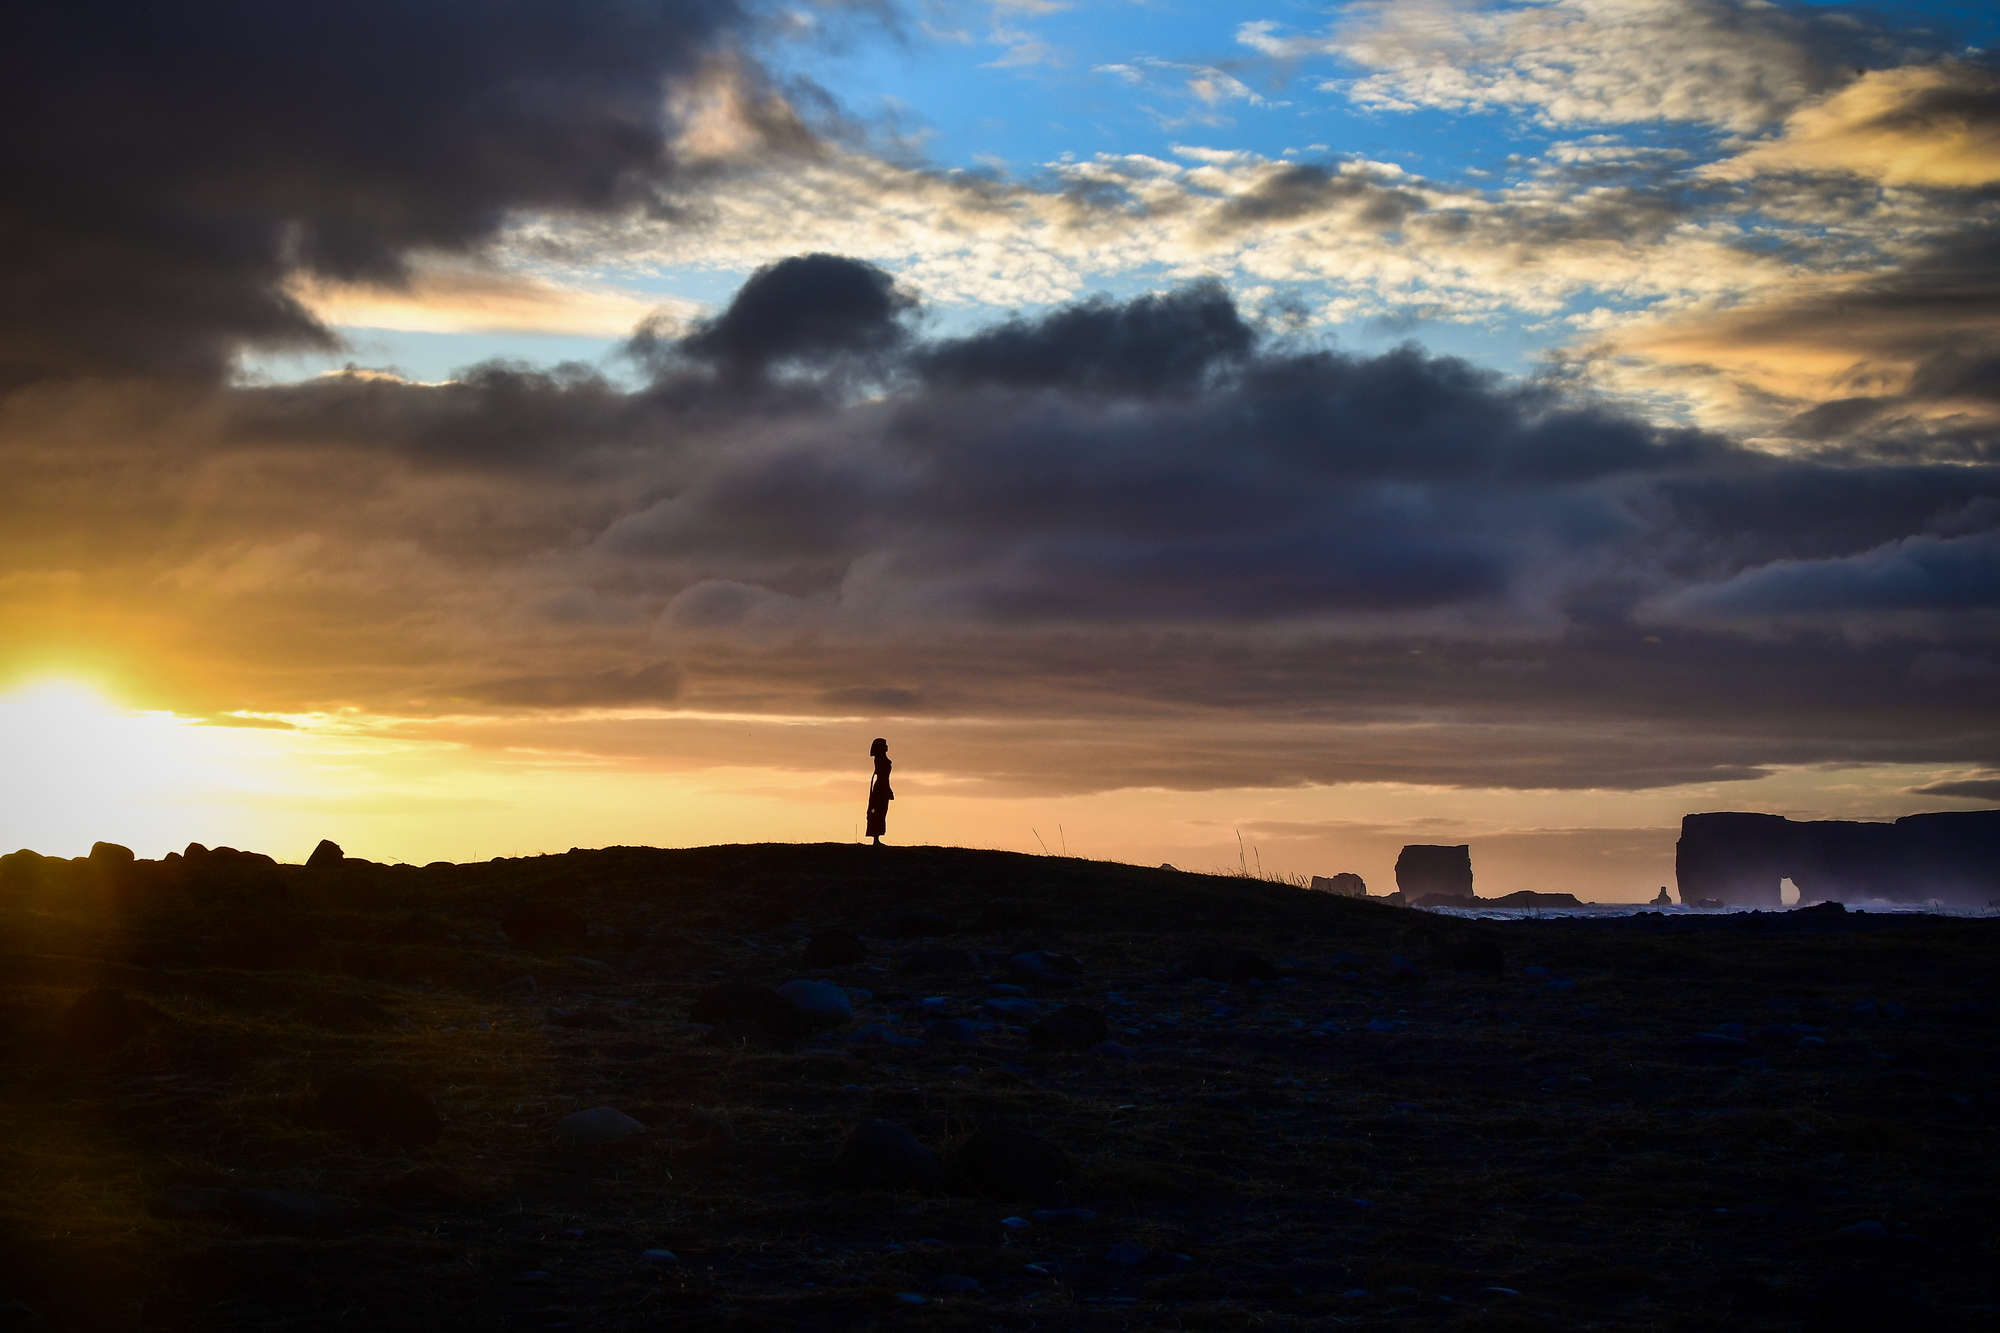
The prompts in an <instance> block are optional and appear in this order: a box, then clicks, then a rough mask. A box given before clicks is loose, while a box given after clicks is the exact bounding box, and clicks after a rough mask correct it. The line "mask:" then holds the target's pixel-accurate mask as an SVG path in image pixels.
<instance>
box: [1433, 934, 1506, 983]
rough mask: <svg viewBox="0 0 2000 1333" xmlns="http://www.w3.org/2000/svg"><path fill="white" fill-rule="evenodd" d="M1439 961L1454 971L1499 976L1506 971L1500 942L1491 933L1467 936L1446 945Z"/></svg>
mask: <svg viewBox="0 0 2000 1333" xmlns="http://www.w3.org/2000/svg"><path fill="white" fill-rule="evenodd" d="M1439 961H1440V962H1442V963H1443V964H1444V966H1445V967H1447V968H1449V969H1451V970H1452V971H1453V972H1486V973H1490V974H1492V975H1493V976H1496V977H1497V976H1499V975H1500V974H1501V973H1502V972H1504V971H1506V959H1505V958H1504V957H1503V956H1502V955H1501V953H1500V942H1499V941H1498V940H1496V939H1494V938H1492V937H1491V936H1489V935H1472V936H1467V937H1466V938H1464V939H1461V940H1456V941H1454V942H1452V943H1451V944H1448V945H1446V946H1445V947H1444V948H1443V949H1442V950H1441V951H1440V959H1439Z"/></svg>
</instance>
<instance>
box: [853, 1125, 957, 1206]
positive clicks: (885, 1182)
mask: <svg viewBox="0 0 2000 1333" xmlns="http://www.w3.org/2000/svg"><path fill="white" fill-rule="evenodd" d="M832 1179H833V1182H834V1183H835V1184H836V1185H839V1186H841V1187H842V1188H845V1189H856V1190H916V1191H923V1192H928V1191H930V1190H934V1189H936V1188H937V1184H938V1159H937V1154H936V1153H934V1152H932V1151H931V1150H930V1149H929V1148H927V1147H925V1146H924V1144H923V1142H922V1140H920V1139H918V1138H917V1136H916V1135H914V1134H912V1133H910V1131H909V1130H907V1129H904V1128H903V1127H902V1126H901V1125H898V1124H896V1123H895V1122H894V1121H890V1120H869V1121H865V1122H863V1123H862V1124H861V1126H860V1127H859V1128H857V1129H856V1130H855V1131H854V1133H852V1134H850V1135H849V1136H848V1138H847V1142H845V1143H843V1144H841V1145H840V1151H839V1153H837V1154H836V1155H835V1157H834V1159H833V1170H832Z"/></svg>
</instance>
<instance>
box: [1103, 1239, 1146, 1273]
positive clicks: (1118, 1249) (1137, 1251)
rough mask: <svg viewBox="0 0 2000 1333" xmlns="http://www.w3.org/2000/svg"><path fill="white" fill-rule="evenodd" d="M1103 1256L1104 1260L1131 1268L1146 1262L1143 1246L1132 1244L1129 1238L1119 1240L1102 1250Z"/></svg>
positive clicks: (1121, 1266)
mask: <svg viewBox="0 0 2000 1333" xmlns="http://www.w3.org/2000/svg"><path fill="white" fill-rule="evenodd" d="M1104 1258H1105V1260H1106V1262H1108V1263H1114V1264H1117V1265H1118V1266H1119V1267H1120V1268H1131V1267H1133V1266H1135V1265H1137V1264H1143V1263H1145V1262H1146V1250H1145V1247H1144V1246H1140V1245H1134V1244H1133V1243H1132V1242H1131V1241H1129V1240H1121V1241H1119V1242H1118V1243H1117V1244H1116V1245H1113V1246H1112V1247H1111V1248H1110V1249H1108V1250H1106V1251H1105V1252H1104Z"/></svg>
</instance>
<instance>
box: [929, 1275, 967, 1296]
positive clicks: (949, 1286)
mask: <svg viewBox="0 0 2000 1333" xmlns="http://www.w3.org/2000/svg"><path fill="white" fill-rule="evenodd" d="M931 1285H932V1286H933V1287H936V1288H937V1289H938V1290H939V1291H956V1292H959V1293H961V1294H963V1293H965V1292H969V1291H978V1290H979V1283H978V1281H977V1280H976V1279H974V1278H969V1277H966V1276H964V1275H963V1274H960V1273H946V1274H945V1275H944V1276H943V1277H940V1278H935V1279H933V1280H932V1282H931Z"/></svg>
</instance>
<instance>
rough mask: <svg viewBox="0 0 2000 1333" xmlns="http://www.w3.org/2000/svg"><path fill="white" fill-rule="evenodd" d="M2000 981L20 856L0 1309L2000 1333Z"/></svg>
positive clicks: (681, 867) (816, 878) (773, 885)
mask: <svg viewBox="0 0 2000 1333" xmlns="http://www.w3.org/2000/svg"><path fill="white" fill-rule="evenodd" d="M1997 944H2000V923H1997V922H1993V921H1969V920H1951V919H1944V918H1932V917H1917V916H1907V917H1894V918H1884V917H1868V916H1865V915H1861V914H1854V913H1841V912H1838V911H1835V910H1832V909H1825V908H1818V909H1812V910H1810V911H1806V912H1794V913H1772V914H1766V915H1752V914H1743V915H1739V916H1735V917H1726V918H1717V917H1710V918H1703V919H1699V920H1696V919H1692V918H1680V919H1668V918H1664V917H1659V916H1640V917H1631V918H1622V919H1609V920H1607V919H1596V920H1589V919H1572V920H1543V921H1531V922H1519V923H1506V924H1491V923H1476V924H1467V923H1464V922H1461V921H1458V920H1454V919H1450V918H1446V917H1441V916H1436V915H1431V914H1428V913H1424V912H1419V911H1412V910H1405V909H1401V908H1393V907H1388V906H1383V905H1381V904H1377V903H1369V902H1362V901H1355V900H1351V899H1344V898H1336V897H1332V896H1330V895H1324V894H1313V893H1309V892H1305V891H1302V890H1298V889H1294V888H1290V887H1287V886H1284V885H1278V884H1270V883H1264V882H1260V881H1256V880H1247V879H1236V878H1224V877H1215V876H1203V875H1190V874H1181V873H1177V872H1172V871H1165V870H1146V869H1140V868H1136V867H1129V866H1119V865H1105V864H1098V863H1094V862H1087V861H1078V860H1066V859H1058V858H1046V857H1027V856H1017V855H1011V854H1004V853H996V852H976V851H962V850H953V849H941V848H909V849H905V848H869V847H860V846H848V845H825V846H797V845H769V846H742V847H710V848H697V849H690V850H685V851H660V850H653V849H646V848H613V849H608V850H604V851H592V852H584V851H577V852H571V853H569V854H567V855H562V856H547V857H533V858H521V859H514V860H500V861H492V862H486V863H483V864H477V865H462V866H455V865H443V864H439V865H434V866H430V867H425V868H415V867H401V866H398V867H386V866H375V865H370V864H367V863H362V862H355V861H332V862H327V863H324V864H322V865H321V866H320V867H319V868H315V869H310V870H309V869H307V868H305V867H299V866H276V865H272V864H270V863H269V862H268V861H265V860H264V859H262V858H254V857H244V856H242V855H240V854H235V855H228V854H224V853H223V852H221V851H217V852H213V853H208V854H207V855H205V856H203V855H199V854H197V855H196V856H194V857H192V858H178V859H175V860H173V861H170V862H167V863H149V862H138V863H136V864H132V863H126V864H121V863H120V861H119V859H118V858H117V857H115V856H112V855H104V856H100V857H98V858H97V859H96V860H93V861H75V862H72V861H55V860H50V859H45V858H37V857H32V856H24V855H21V854H16V855H15V856H12V857H6V858H0V1007H4V1020H5V1021H4V1025H3V1026H0V1060H4V1067H0V1079H3V1080H4V1081H3V1082H0V1118H3V1119H0V1124H4V1127H5V1131H6V1132H5V1136H4V1140H0V1306H4V1303H5V1302H7V1301H10V1300H18V1301H20V1302H23V1303H24V1304H25V1305H26V1306H27V1307H28V1308H30V1309H32V1310H33V1311H35V1312H36V1313H37V1314H38V1315H39V1316H40V1318H42V1319H44V1320H46V1321H47V1324H48V1326H49V1327H50V1328H52V1329H56V1330H59V1331H66V1330H98V1329H107V1330H109V1329H117V1330H128V1329H129V1330H141V1329H146V1330H155V1329H270V1330H289V1329H319V1328H334V1327H342V1328H362V1329H378V1328H380V1329H396V1328H428V1329H445V1328H467V1329H541V1328H558V1327H570V1328H579V1329H582V1328H587V1329H592V1330H623V1329H676V1330H678V1329H688V1330H705V1329H712V1330H724V1329H730V1330H743V1331H745V1333H747V1331H748V1330H766V1329H768V1330H794V1329H796V1330H816V1329H840V1328H855V1329H860V1328H873V1327H885V1328H907V1329H912V1330H927V1329H968V1330H969V1329H1008V1330H1012V1329H1020V1330H1028V1329H1079V1330H1081V1329H1107V1330H1108V1329H1128V1328H1129V1329H1238V1328H1241V1329H1250V1328H1258V1329H1274V1328H1294V1327H1296V1328H1301V1329H1302V1328H1306V1327H1314V1328H1319V1327H1327V1326H1338V1327H1360V1328H1389V1327H1396V1328H1407V1327H1413V1326H1421V1327H1435V1328H1440V1329H1522V1330H1527V1329H1557V1328H1560V1329H1566V1328H1577V1329H1582V1328H1589V1329H1605V1330H1625V1329H1633V1330H1638V1329H1649V1330H1651V1329H1658V1330H1668V1329H1675V1330H1678V1329H1690V1328H1710V1327H1715V1328H1724V1327H1726V1328H1731V1329H1761V1328H1770V1329H1787V1330H1789V1329H1814V1330H1834V1329H1848V1328H1855V1329H1859V1328H1864V1327H1865V1328H1868V1329H1871V1330H1874V1329H1893V1328H1926V1329H1953V1328H1966V1329H1971V1328H1981V1329H1983V1328H1986V1327H1990V1326H1991V1321H1992V1319H1993V1314H1992V1308H1993V1307H1994V1306H1995V1305H1996V1303H2000V1280H1996V1278H1995V1276H1994V1275H1995V1274H1996V1273H2000V1243H1996V1235H2000V1228H1997V1227H1996V1220H1995V1217H1994V1213H1993V1209H1992V1182H1993V1180H1994V1179H1995V1168H1996V1166H2000V1152H1996V1143H2000V1100H1996V1099H1997V1098H2000V1076H1996V1066H1995V1056H1996V1053H2000V1042H1996V1032H1995V1026H1994V1016H1995V1009H1994V1003H1993V1000H1992V999H1991V997H1990V990H1991V987H1992V984H1993V981H1994V971H1995V968H1994V963H1995V959H1996V952H1995V949H1996V945H1997ZM787 983H805V984H787ZM780 986H782V987H784V991H783V993H782V994H780V993H778V992H776V991H775V990H774V989H773V988H775V987H780ZM692 1018H699V1019H702V1020H704V1021H701V1022H691V1021H690V1020H691V1019H692ZM585 1112H594V1113H595V1114H586V1115H580V1114H579V1113H585ZM662 1251H664V1252H666V1253H665V1254H662V1253H658V1252H662ZM7 1317H8V1316H7V1313H6V1311H5V1310H4V1309H0V1329H11V1328H13V1327H16V1326H19V1327H24V1328H25V1327H34V1325H32V1324H25V1323H21V1324H17V1325H16V1324H8V1323H6V1322H5V1320H6V1318H7ZM16 1318H17V1319H24V1318H26V1316H25V1315H20V1314H18V1312H17V1315H16Z"/></svg>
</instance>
